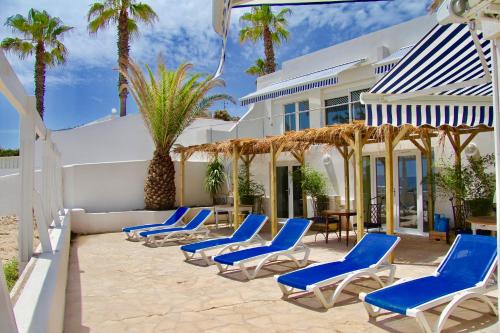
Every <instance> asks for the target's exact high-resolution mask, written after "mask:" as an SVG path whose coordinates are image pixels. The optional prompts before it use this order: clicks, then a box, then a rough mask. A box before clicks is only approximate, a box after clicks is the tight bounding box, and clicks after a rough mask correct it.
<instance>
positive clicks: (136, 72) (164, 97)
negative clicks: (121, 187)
mask: <svg viewBox="0 0 500 333" xmlns="http://www.w3.org/2000/svg"><path fill="white" fill-rule="evenodd" d="M191 68H192V65H191V64H181V65H180V66H179V67H178V68H177V69H176V70H174V71H172V70H168V69H167V68H166V66H165V65H164V64H163V62H162V61H161V60H158V66H157V72H156V74H154V73H153V72H152V70H151V69H150V67H149V66H146V72H145V73H143V72H142V71H141V69H140V67H139V66H138V65H136V64H135V63H134V62H133V61H129V71H128V72H122V74H123V75H124V76H125V78H126V79H127V80H128V81H129V82H130V83H129V89H130V93H131V94H132V97H133V98H134V100H135V101H136V103H137V106H138V108H139V112H140V113H141V114H142V117H143V119H144V122H145V123H146V127H147V128H148V130H149V132H150V134H151V137H152V139H153V142H154V144H155V151H154V155H153V159H152V160H151V163H150V164H149V168H148V175H147V179H146V184H145V186H144V201H145V204H146V209H153V210H163V209H171V208H172V207H173V206H174V204H175V182H174V180H175V169H174V163H173V162H172V158H171V157H170V149H171V148H172V145H173V144H174V142H175V141H176V140H177V138H178V137H179V135H180V134H181V133H182V131H183V130H184V129H185V128H186V126H188V125H189V123H190V122H191V121H192V120H193V119H194V117H196V116H197V115H198V114H201V113H205V112H206V111H207V110H208V109H209V108H210V107H211V106H212V105H213V104H214V103H215V102H217V101H220V100H230V101H232V99H231V98H230V97H229V96H227V95H225V94H214V95H210V96H207V95H208V93H209V92H210V91H211V90H212V89H214V88H216V87H220V86H223V85H224V84H223V81H221V80H213V79H212V77H210V76H203V75H201V74H197V73H194V74H193V73H190V69H191Z"/></svg>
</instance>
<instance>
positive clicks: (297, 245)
mask: <svg viewBox="0 0 500 333" xmlns="http://www.w3.org/2000/svg"><path fill="white" fill-rule="evenodd" d="M311 223H312V222H311V221H308V220H305V219H289V220H288V221H287V222H286V223H285V225H284V226H283V228H281V230H280V231H279V232H278V234H277V235H276V236H275V237H274V239H273V240H272V241H271V242H268V243H267V245H265V246H259V247H253V248H249V249H244V250H240V251H236V252H231V253H226V254H222V255H219V256H216V257H214V258H213V261H214V262H215V264H216V265H217V268H218V269H219V271H220V272H221V273H224V272H225V271H227V270H228V268H229V266H238V267H239V268H240V269H241V271H242V272H243V274H244V275H245V276H246V277H247V278H248V279H249V280H251V279H254V278H255V277H256V276H257V274H258V273H259V271H260V270H261V269H262V267H263V266H264V265H265V264H266V263H267V262H270V261H274V260H276V259H277V258H278V257H279V256H285V257H288V258H290V259H291V260H293V261H294V262H295V264H297V266H299V267H302V266H304V265H306V264H307V260H308V258H309V252H310V249H309V248H308V247H307V246H305V245H304V244H303V243H302V238H303V237H304V235H305V234H306V232H307V230H309V227H310V226H311ZM299 253H304V259H303V260H302V261H299V260H297V259H295V257H294V255H295V254H299ZM256 260H258V261H259V262H258V264H257V266H256V267H255V269H254V271H253V272H252V273H250V272H249V271H248V269H247V267H246V266H245V264H246V263H248V262H250V261H256ZM223 265H224V266H223Z"/></svg>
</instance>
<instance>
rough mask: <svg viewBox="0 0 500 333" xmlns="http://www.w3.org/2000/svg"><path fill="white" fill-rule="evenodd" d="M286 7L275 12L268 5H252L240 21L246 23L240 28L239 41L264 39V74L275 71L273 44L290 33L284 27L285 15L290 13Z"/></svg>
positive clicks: (279, 41) (278, 43)
mask: <svg viewBox="0 0 500 333" xmlns="http://www.w3.org/2000/svg"><path fill="white" fill-rule="evenodd" d="M291 12H292V11H291V10H290V9H288V8H285V9H282V10H281V11H280V12H279V13H277V14H275V13H273V11H272V10H271V7H270V6H268V5H264V6H260V7H253V8H252V11H251V12H250V13H246V14H244V15H243V16H242V17H241V19H240V21H241V22H242V23H244V24H248V25H247V26H246V27H244V28H243V29H241V30H240V42H242V43H243V42H245V41H247V40H250V41H252V42H254V43H255V42H256V41H258V40H259V39H262V40H263V41H264V53H265V56H266V59H265V66H264V68H265V74H270V73H274V72H275V71H276V59H275V56H274V45H281V42H282V41H283V40H285V41H286V40H287V39H288V37H289V35H290V33H289V32H288V30H287V29H286V26H287V25H288V22H287V20H286V16H287V15H289V14H291Z"/></svg>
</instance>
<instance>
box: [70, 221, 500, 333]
mask: <svg viewBox="0 0 500 333" xmlns="http://www.w3.org/2000/svg"><path fill="white" fill-rule="evenodd" d="M228 232H229V230H226V234H227V233H228ZM222 233H224V231H222ZM215 234H216V233H214V235H215ZM306 243H308V244H309V245H310V246H311V248H312V252H311V257H310V260H311V261H320V262H324V261H328V260H333V259H336V258H339V257H341V256H342V254H343V253H345V252H346V251H347V248H346V247H345V243H344V242H342V243H339V242H337V241H336V240H335V238H334V237H333V239H332V240H331V241H330V243H329V244H328V245H325V243H324V241H323V239H321V240H318V242H316V243H315V242H314V236H312V235H310V236H307V237H306ZM447 249H448V247H447V246H446V245H445V244H442V243H439V242H431V241H428V240H427V239H425V238H418V237H411V236H405V237H404V238H403V240H402V242H401V243H400V245H399V246H398V249H397V251H396V259H395V260H396V263H397V264H398V269H397V271H396V276H397V277H415V276H420V275H423V274H428V273H430V272H432V271H433V270H434V269H435V267H436V266H437V264H438V263H439V262H440V261H441V259H442V258H443V256H444V255H445V253H446V251H447ZM183 259H184V256H183V255H182V253H181V252H180V251H179V250H178V244H171V245H167V246H165V247H160V248H149V247H146V246H143V245H142V243H134V242H128V241H126V240H125V239H124V236H123V235H122V234H118V233H115V234H101V235H92V236H79V237H76V238H75V239H74V240H73V243H72V247H71V253H70V267H69V276H68V286H67V291H66V296H67V297H66V313H65V327H64V328H65V332H67V333H78V332H106V333H109V332H143V333H146V332H263V331H265V332H301V331H308V332H419V329H418V326H417V324H416V322H415V321H414V320H413V319H411V318H405V317H402V316H399V315H394V314H392V315H387V316H383V317H380V318H378V319H377V321H376V322H375V323H370V322H369V321H368V316H367V315H366V312H365V310H364V307H363V305H362V304H361V303H360V302H359V301H358V298H357V294H358V293H359V292H360V291H369V290H372V288H374V287H376V284H375V283H373V282H372V281H368V280H364V281H360V282H359V283H356V284H355V285H352V286H350V287H348V289H347V292H346V293H345V294H344V295H343V297H342V299H341V301H340V303H339V304H338V305H337V306H336V307H334V308H333V309H329V310H324V309H322V307H321V305H320V304H319V302H318V301H316V299H315V298H313V297H312V296H308V297H302V298H299V299H296V300H293V301H284V300H282V299H281V292H280V290H279V288H278V286H277V284H276V282H275V280H274V278H273V276H274V275H275V274H280V273H282V272H285V271H290V270H292V269H294V268H293V265H292V264H291V263H290V262H282V263H280V264H274V265H271V266H268V267H267V269H265V270H263V271H262V272H261V274H260V275H259V277H258V278H257V279H255V280H252V281H245V280H244V278H243V275H242V274H241V273H239V272H234V273H231V274H228V275H226V276H220V275H218V274H217V269H216V267H214V266H212V267H205V266H204V263H203V262H201V261H196V262H194V263H185V262H184V260H183ZM486 310H487V308H486V306H485V305H483V304H481V303H479V302H476V301H469V302H467V303H465V305H464V306H463V307H461V308H459V309H458V310H457V311H456V312H455V313H454V315H453V316H452V318H451V319H450V320H449V321H448V323H447V329H446V330H445V332H458V331H460V332H498V330H499V325H498V323H497V318H496V317H494V316H492V315H490V314H488V313H486V312H485V311H486ZM437 313H438V312H436V311H430V312H429V313H428V314H427V315H428V316H429V317H431V318H433V319H434V320H435V319H437V315H436V314H437Z"/></svg>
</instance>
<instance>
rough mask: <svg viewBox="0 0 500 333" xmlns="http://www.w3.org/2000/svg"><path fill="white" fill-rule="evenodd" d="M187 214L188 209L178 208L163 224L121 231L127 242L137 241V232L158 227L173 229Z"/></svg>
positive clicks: (144, 225) (140, 226) (128, 228)
mask: <svg viewBox="0 0 500 333" xmlns="http://www.w3.org/2000/svg"><path fill="white" fill-rule="evenodd" d="M188 212H189V207H179V208H177V209H176V210H175V211H174V212H173V213H172V215H170V216H169V217H168V218H167V219H166V220H165V221H164V222H163V223H156V224H142V225H136V226H133V227H126V228H123V229H122V231H123V232H124V233H125V234H126V235H127V237H128V239H129V240H135V241H139V240H140V237H139V232H141V231H147V230H151V229H154V228H158V227H160V228H165V227H175V226H177V225H179V223H181V221H182V218H183V217H184V216H186V214H187V213H188Z"/></svg>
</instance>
